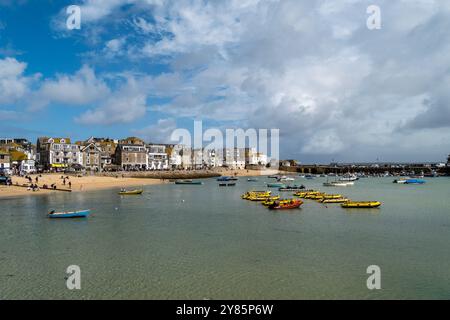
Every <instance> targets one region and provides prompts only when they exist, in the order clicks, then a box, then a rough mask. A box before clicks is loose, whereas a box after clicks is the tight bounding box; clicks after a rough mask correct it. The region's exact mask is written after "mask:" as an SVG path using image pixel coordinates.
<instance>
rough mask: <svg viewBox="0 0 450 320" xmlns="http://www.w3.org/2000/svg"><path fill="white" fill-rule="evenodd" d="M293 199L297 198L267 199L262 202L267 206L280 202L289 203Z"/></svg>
mask: <svg viewBox="0 0 450 320" xmlns="http://www.w3.org/2000/svg"><path fill="white" fill-rule="evenodd" d="M292 200H295V199H280V200H266V201H263V202H261V204H262V205H263V206H265V207H269V206H271V205H274V204H276V203H280V204H285V203H289V202H291V201H292Z"/></svg>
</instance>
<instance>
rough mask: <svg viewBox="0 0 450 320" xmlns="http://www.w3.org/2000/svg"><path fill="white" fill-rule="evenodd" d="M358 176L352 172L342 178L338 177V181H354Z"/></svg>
mask: <svg viewBox="0 0 450 320" xmlns="http://www.w3.org/2000/svg"><path fill="white" fill-rule="evenodd" d="M358 179H359V178H358V177H357V176H356V175H354V174H346V175H344V176H343V177H342V178H340V179H339V181H356V180H358Z"/></svg>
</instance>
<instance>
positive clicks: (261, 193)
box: [241, 191, 272, 200]
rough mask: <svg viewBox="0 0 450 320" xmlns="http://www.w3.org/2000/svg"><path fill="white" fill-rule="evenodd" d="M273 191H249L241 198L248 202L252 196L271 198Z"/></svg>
mask: <svg viewBox="0 0 450 320" xmlns="http://www.w3.org/2000/svg"><path fill="white" fill-rule="evenodd" d="M271 193H272V191H248V192H246V193H244V194H243V195H242V196H241V198H242V199H244V200H248V199H249V198H250V197H252V196H267V197H269V196H270V194H271Z"/></svg>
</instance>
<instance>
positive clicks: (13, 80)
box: [0, 57, 33, 105]
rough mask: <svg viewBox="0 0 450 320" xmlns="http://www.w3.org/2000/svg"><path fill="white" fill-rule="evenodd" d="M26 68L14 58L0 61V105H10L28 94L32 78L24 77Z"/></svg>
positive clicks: (24, 64) (25, 65)
mask: <svg viewBox="0 0 450 320" xmlns="http://www.w3.org/2000/svg"><path fill="white" fill-rule="evenodd" d="M26 68H27V64H26V63H23V62H19V61H17V60H16V59H15V58H9V57H7V58H4V59H0V105H2V104H12V103H14V102H16V101H18V100H19V99H21V98H23V97H24V96H25V95H26V94H27V93H28V91H29V85H30V84H31V82H32V81H33V77H27V76H25V75H24V72H25V69H26Z"/></svg>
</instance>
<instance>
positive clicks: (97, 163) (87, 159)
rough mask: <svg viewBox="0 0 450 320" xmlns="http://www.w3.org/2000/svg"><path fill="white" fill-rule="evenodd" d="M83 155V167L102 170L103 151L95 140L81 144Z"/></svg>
mask: <svg viewBox="0 0 450 320" xmlns="http://www.w3.org/2000/svg"><path fill="white" fill-rule="evenodd" d="M80 148H81V149H80V151H81V154H82V155H83V167H84V168H85V169H86V170H90V171H100V169H101V154H102V151H101V149H100V148H99V147H98V145H97V144H96V143H95V142H87V143H83V145H81V146H80Z"/></svg>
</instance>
